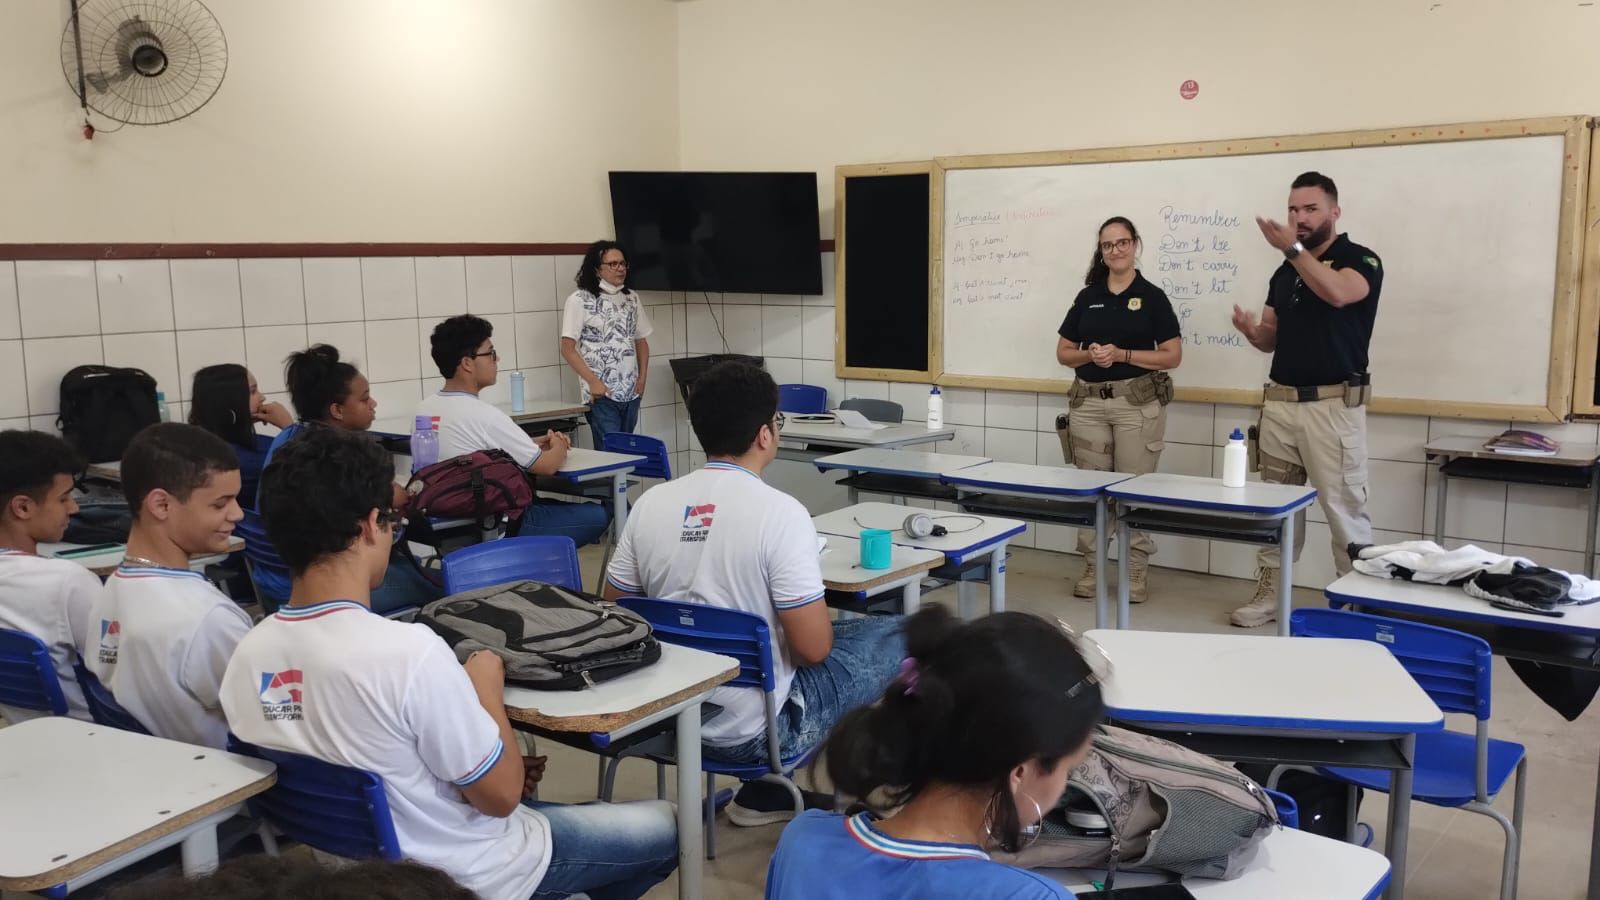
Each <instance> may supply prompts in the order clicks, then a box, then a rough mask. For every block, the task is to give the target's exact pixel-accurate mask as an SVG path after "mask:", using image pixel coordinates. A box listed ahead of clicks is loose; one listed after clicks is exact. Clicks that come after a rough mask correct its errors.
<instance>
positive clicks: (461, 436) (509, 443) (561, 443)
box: [417, 316, 611, 547]
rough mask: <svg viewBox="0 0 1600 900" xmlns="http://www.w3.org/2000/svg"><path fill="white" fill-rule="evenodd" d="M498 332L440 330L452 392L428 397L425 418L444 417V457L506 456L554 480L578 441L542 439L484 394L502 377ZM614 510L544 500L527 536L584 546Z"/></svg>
mask: <svg viewBox="0 0 1600 900" xmlns="http://www.w3.org/2000/svg"><path fill="white" fill-rule="evenodd" d="M493 336H494V326H493V325H491V324H489V322H488V321H487V320H484V319H480V318H478V317H477V316H452V317H451V318H448V319H445V320H444V321H443V322H440V323H439V324H438V325H437V326H435V327H434V329H433V335H432V337H431V338H430V344H431V345H432V353H433V362H434V364H435V365H437V366H438V367H439V372H440V374H442V375H444V379H445V381H444V389H443V390H441V391H439V392H438V393H437V394H434V395H433V396H432V397H424V398H423V400H422V403H421V404H419V405H418V406H417V415H419V416H438V417H439V459H441V460H445V459H452V458H454V457H457V456H464V455H466V454H468V453H472V452H475V451H478V450H495V449H498V450H504V451H505V452H506V453H508V454H510V456H511V458H512V459H514V460H516V461H517V465H519V466H522V467H524V468H526V469H527V470H528V471H529V472H532V473H533V474H535V475H554V474H555V473H556V471H557V470H559V469H560V468H561V463H562V462H564V461H565V460H566V458H567V449H568V448H569V447H571V446H572V441H571V440H570V439H569V438H568V437H567V436H566V435H564V434H561V433H560V432H557V431H547V432H545V435H544V437H541V438H539V439H538V440H535V439H533V438H531V437H529V436H528V434H527V432H525V431H523V430H522V429H521V428H519V427H517V423H515V422H513V421H511V417H510V416H508V415H506V414H505V413H504V412H502V411H501V410H500V409H498V408H496V407H495V406H494V404H492V403H489V402H487V401H485V400H482V399H480V398H479V397H478V392H479V391H482V390H483V389H484V388H486V387H488V386H489V385H491V384H494V383H495V380H496V379H497V378H499V376H500V354H499V353H498V352H496V351H495V349H494V341H492V340H491V338H492V337H493ZM610 521H611V513H610V510H609V509H608V508H607V507H606V506H605V505H603V504H599V503H562V502H559V501H555V500H540V501H539V502H537V503H535V504H534V505H532V506H530V507H528V511H527V512H526V513H524V514H523V516H522V530H521V533H522V534H560V535H566V536H567V537H570V538H572V541H573V543H575V544H577V545H578V546H580V547H582V546H583V545H585V544H592V543H594V542H595V540H597V539H598V538H599V537H600V535H602V534H604V533H605V530H606V526H607V525H609V524H610Z"/></svg>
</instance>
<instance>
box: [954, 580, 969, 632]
mask: <svg viewBox="0 0 1600 900" xmlns="http://www.w3.org/2000/svg"><path fill="white" fill-rule="evenodd" d="M956 577H957V578H960V577H961V576H960V573H957V575H956ZM956 613H957V615H959V616H961V621H963V622H970V621H972V582H970V581H968V580H966V579H965V578H961V580H960V581H957V582H956Z"/></svg>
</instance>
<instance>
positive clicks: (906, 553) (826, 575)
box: [821, 534, 944, 592]
mask: <svg viewBox="0 0 1600 900" xmlns="http://www.w3.org/2000/svg"><path fill="white" fill-rule="evenodd" d="M824 538H825V539H826V540H827V542H828V546H826V547H824V548H823V550H822V557H821V560H822V586H823V587H825V588H827V589H828V590H830V591H852V592H854V591H870V590H872V589H873V588H875V587H881V586H882V585H885V584H890V583H893V582H896V581H900V580H902V579H905V578H907V577H909V576H912V575H916V574H918V573H920V572H928V571H932V570H933V569H937V568H938V567H939V566H941V565H943V564H944V554H943V553H940V552H939V551H937V550H923V549H920V548H917V547H906V546H902V545H900V544H895V545H894V546H892V547H890V548H889V567H888V568H887V569H863V568H862V567H861V540H860V539H859V538H853V537H843V536H841V535H837V534H835V535H825V536H824Z"/></svg>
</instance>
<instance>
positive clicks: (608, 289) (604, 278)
mask: <svg viewBox="0 0 1600 900" xmlns="http://www.w3.org/2000/svg"><path fill="white" fill-rule="evenodd" d="M573 280H574V281H576V282H577V284H578V289H577V290H576V291H573V292H572V296H570V297H568V298H567V304H566V306H565V307H564V308H563V309H562V312H561V358H562V359H564V360H566V361H567V365H569V366H571V367H572V371H574V372H576V373H577V374H578V378H579V379H581V380H582V382H583V402H585V403H587V404H589V433H590V434H591V435H592V436H593V437H594V446H595V449H596V450H599V449H601V447H602V445H603V443H604V442H605V437H606V435H607V434H610V433H611V432H613V431H632V430H633V429H634V428H635V427H636V426H637V425H638V424H639V400H640V398H641V397H643V396H644V384H645V378H646V376H647V375H649V372H650V342H649V341H648V340H646V339H647V338H648V337H650V334H651V333H652V332H653V331H654V330H655V327H654V326H653V325H651V324H650V315H649V313H647V312H645V309H644V305H643V304H641V303H640V302H639V295H638V294H635V293H634V292H633V291H631V290H628V252H627V251H626V250H624V249H622V245H621V244H619V243H617V242H616V241H595V242H594V243H593V244H590V245H589V249H588V250H587V251H585V252H584V254H583V262H582V263H580V264H579V265H578V274H577V276H576V277H575V278H574V279H573Z"/></svg>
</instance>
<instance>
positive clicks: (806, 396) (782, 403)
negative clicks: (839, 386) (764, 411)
mask: <svg viewBox="0 0 1600 900" xmlns="http://www.w3.org/2000/svg"><path fill="white" fill-rule="evenodd" d="M827 411H828V389H827V388H825V387H821V386H820V385H815V384H780V385H778V412H784V413H799V414H800V415H808V414H815V413H825V412H827Z"/></svg>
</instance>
